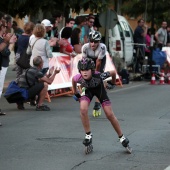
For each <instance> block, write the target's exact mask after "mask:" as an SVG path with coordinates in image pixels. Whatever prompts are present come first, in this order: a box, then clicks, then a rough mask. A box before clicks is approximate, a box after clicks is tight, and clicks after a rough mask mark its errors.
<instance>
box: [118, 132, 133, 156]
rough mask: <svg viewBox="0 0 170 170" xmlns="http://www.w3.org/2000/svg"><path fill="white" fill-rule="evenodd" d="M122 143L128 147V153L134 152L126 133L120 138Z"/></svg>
mask: <svg viewBox="0 0 170 170" xmlns="http://www.w3.org/2000/svg"><path fill="white" fill-rule="evenodd" d="M119 141H120V143H121V144H122V145H123V147H125V148H126V150H127V151H128V153H132V148H131V147H130V146H129V140H128V138H126V137H125V136H124V135H123V136H122V137H121V138H119Z"/></svg>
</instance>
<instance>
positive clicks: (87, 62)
mask: <svg viewBox="0 0 170 170" xmlns="http://www.w3.org/2000/svg"><path fill="white" fill-rule="evenodd" d="M77 67H78V70H79V72H80V71H81V70H89V69H92V71H94V70H95V63H94V61H93V60H92V59H91V58H87V57H84V58H82V59H81V60H79V62H78V65H77Z"/></svg>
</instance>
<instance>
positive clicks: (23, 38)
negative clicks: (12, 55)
mask: <svg viewBox="0 0 170 170" xmlns="http://www.w3.org/2000/svg"><path fill="white" fill-rule="evenodd" d="M34 26H35V25H34V23H32V22H27V23H26V24H25V25H24V33H22V35H20V36H19V38H18V40H17V47H18V48H17V53H16V61H17V60H18V59H19V57H20V54H21V53H22V52H23V51H24V50H26V49H27V47H28V44H29V38H30V36H31V35H32V31H33V29H34ZM23 71H24V69H23V68H21V67H20V66H19V65H17V66H16V79H18V78H19V76H20V75H21V74H22V73H23Z"/></svg>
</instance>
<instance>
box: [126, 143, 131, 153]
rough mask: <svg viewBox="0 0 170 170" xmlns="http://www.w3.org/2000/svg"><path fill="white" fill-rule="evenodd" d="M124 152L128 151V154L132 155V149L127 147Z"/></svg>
mask: <svg viewBox="0 0 170 170" xmlns="http://www.w3.org/2000/svg"><path fill="white" fill-rule="evenodd" d="M126 150H127V151H128V153H130V154H131V153H132V148H131V147H130V146H129V145H128V146H127V147H126Z"/></svg>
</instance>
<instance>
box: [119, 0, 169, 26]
mask: <svg viewBox="0 0 170 170" xmlns="http://www.w3.org/2000/svg"><path fill="white" fill-rule="evenodd" d="M122 2H123V4H122V8H121V10H122V13H123V14H127V15H129V16H131V17H132V16H133V17H138V16H141V15H142V14H144V13H145V10H146V2H147V11H146V12H147V21H148V22H150V21H151V20H152V16H153V11H152V3H153V0H122ZM154 3H155V10H154V21H155V24H156V26H157V27H160V25H161V22H162V21H164V20H165V21H167V22H169V23H170V11H169V9H170V1H169V0H154Z"/></svg>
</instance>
